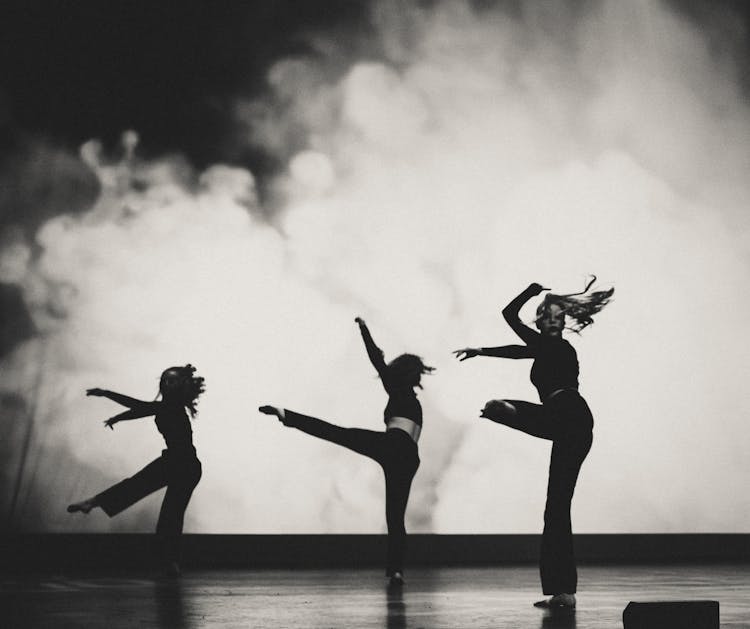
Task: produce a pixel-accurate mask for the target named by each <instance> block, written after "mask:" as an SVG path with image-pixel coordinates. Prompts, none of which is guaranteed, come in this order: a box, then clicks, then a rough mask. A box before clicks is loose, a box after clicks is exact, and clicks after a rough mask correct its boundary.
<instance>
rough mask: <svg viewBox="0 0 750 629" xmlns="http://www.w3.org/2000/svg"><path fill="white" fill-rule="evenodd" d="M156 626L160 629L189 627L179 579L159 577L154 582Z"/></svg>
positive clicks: (187, 628) (186, 628)
mask: <svg viewBox="0 0 750 629" xmlns="http://www.w3.org/2000/svg"><path fill="white" fill-rule="evenodd" d="M154 603H155V605H156V626H157V627H159V628H160V629H190V627H191V625H190V624H189V623H188V619H187V613H186V612H185V601H184V596H183V591H182V583H181V581H180V579H168V578H165V579H159V580H158V581H156V582H155V583H154Z"/></svg>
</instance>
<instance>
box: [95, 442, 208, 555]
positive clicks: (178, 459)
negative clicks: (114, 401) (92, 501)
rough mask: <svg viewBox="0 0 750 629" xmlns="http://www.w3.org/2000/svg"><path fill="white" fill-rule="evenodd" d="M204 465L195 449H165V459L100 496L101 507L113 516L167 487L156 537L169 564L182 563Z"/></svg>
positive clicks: (98, 501) (156, 461)
mask: <svg viewBox="0 0 750 629" xmlns="http://www.w3.org/2000/svg"><path fill="white" fill-rule="evenodd" d="M201 474H202V468H201V462H200V461H199V460H198V458H197V457H196V456H195V450H194V449H192V448H190V449H186V450H184V451H170V450H162V453H161V456H160V457H159V458H158V459H156V460H155V461H152V462H151V463H149V464H148V465H147V466H146V467H144V468H143V469H142V470H141V471H140V472H137V473H136V474H134V475H133V476H131V477H130V478H126V479H125V480H123V481H121V482H119V483H117V484H116V485H113V486H112V487H110V488H109V489H106V490H105V491H103V492H102V493H100V494H99V495H97V496H96V502H97V504H98V505H99V506H100V507H101V508H102V510H103V511H104V512H105V513H106V514H107V515H108V516H110V517H112V516H114V515H117V514H118V513H120V512H121V511H123V510H124V509H127V508H128V507H129V506H131V505H133V504H135V503H136V502H138V501H139V500H140V499H141V498H145V497H146V496H148V495H149V494H152V493H153V492H155V491H156V490H157V489H161V488H162V487H164V486H166V488H167V492H166V493H165V494H164V500H163V502H162V503H161V511H160V512H159V520H158V522H157V524H156V536H157V539H158V540H159V544H160V546H161V548H160V553H161V554H162V556H163V558H164V559H165V560H167V561H178V560H179V555H180V536H181V535H182V525H183V521H184V518H185V509H187V506H188V502H190V497H191V496H192V494H193V490H194V489H195V487H196V485H197V484H198V481H199V480H200V478H201Z"/></svg>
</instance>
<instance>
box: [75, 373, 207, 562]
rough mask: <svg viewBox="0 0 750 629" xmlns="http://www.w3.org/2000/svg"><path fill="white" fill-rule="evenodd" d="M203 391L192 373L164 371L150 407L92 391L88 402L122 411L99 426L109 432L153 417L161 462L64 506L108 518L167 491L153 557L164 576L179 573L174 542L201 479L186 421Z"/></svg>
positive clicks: (177, 544) (103, 391) (200, 380)
mask: <svg viewBox="0 0 750 629" xmlns="http://www.w3.org/2000/svg"><path fill="white" fill-rule="evenodd" d="M204 391H205V387H204V380H203V378H201V377H199V376H196V375H195V367H193V366H192V365H190V364H188V365H185V366H184V367H170V368H169V369H166V370H165V371H164V372H163V373H162V374H161V378H160V380H159V393H160V394H161V399H160V400H159V399H157V400H154V401H151V402H146V401H143V400H137V399H135V398H132V397H129V396H127V395H122V394H121V393H115V392H114V391H109V390H107V389H99V388H93V389H88V390H87V391H86V395H88V396H96V397H106V398H108V399H110V400H112V401H113V402H116V403H118V404H121V405H122V406H125V407H127V408H128V410H127V411H124V412H123V413H120V414H119V415H115V416H114V417H110V418H109V419H107V420H105V421H104V425H105V427H107V428H110V429H112V430H114V426H115V424H117V423H119V422H121V421H128V420H132V419H139V418H142V417H150V416H154V419H155V422H156V427H157V429H158V430H159V432H160V433H161V434H162V436H163V437H164V441H165V442H166V446H167V447H166V449H165V450H162V453H161V456H160V457H159V458H157V459H155V460H154V461H152V462H151V463H149V464H148V465H147V466H146V467H144V468H143V469H142V470H140V471H139V472H137V473H136V474H134V475H133V476H131V477H129V478H126V479H125V480H123V481H121V482H119V483H117V484H115V485H113V486H112V487H110V488H109V489H106V490H104V491H103V492H101V493H99V494H97V495H96V496H93V497H91V498H88V499H86V500H83V501H81V502H76V503H73V504H71V505H69V506H68V512H69V513H75V512H81V513H89V512H90V511H91V510H92V509H94V508H95V507H99V508H101V509H102V510H103V511H104V512H105V513H106V514H107V515H108V516H110V517H112V516H115V515H117V514H118V513H120V512H121V511H123V510H125V509H127V508H128V507H129V506H131V505H133V504H135V503H136V502H138V501H139V500H141V499H142V498H145V497H146V496H148V495H149V494H151V493H153V492H155V491H156V490H158V489H161V488H162V487H165V486H166V488H167V491H166V493H165V494H164V500H163V502H162V505H161V510H160V512H159V519H158V521H157V524H156V535H157V539H158V541H159V546H160V549H159V552H160V554H161V557H162V559H163V561H164V563H165V568H166V571H167V573H168V574H171V575H172V576H177V575H179V573H180V567H179V556H180V538H181V535H182V527H183V521H184V517H185V510H186V509H187V505H188V503H189V502H190V497H191V496H192V494H193V490H194V489H195V487H196V485H197V484H198V481H200V478H201V475H202V466H201V462H200V461H199V460H198V457H197V456H196V452H195V448H194V447H193V431H192V428H191V426H190V420H189V419H188V413H190V416H191V417H194V416H195V413H196V408H195V404H196V401H197V399H198V397H199V396H200V395H201V394H202V393H203V392H204Z"/></svg>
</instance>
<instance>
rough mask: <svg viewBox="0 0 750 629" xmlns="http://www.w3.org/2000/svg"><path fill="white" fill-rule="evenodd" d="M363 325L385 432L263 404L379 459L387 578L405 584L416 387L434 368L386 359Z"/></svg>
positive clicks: (418, 418) (415, 459)
mask: <svg viewBox="0 0 750 629" xmlns="http://www.w3.org/2000/svg"><path fill="white" fill-rule="evenodd" d="M355 322H356V323H357V324H358V325H359V329H360V333H361V334H362V340H363V341H364V344H365V348H366V350H367V355H368V357H369V358H370V362H371V363H372V364H373V366H374V367H375V370H376V371H377V372H378V375H379V376H380V379H381V381H382V383H383V387H384V388H385V390H386V393H388V404H387V405H386V407H385V411H384V413H383V415H384V420H385V423H386V430H385V432H379V431H374V430H365V429H362V428H343V427H341V426H336V425H334V424H330V423H328V422H326V421H323V420H321V419H317V418H315V417H310V416H308V415H302V414H300V413H297V412H295V411H292V410H289V409H285V408H281V407H276V406H269V405H266V406H261V407H260V408H259V409H258V410H259V411H260V412H261V413H265V414H266V415H276V416H277V417H278V418H279V421H281V422H282V423H283V424H284V425H285V426H290V427H293V428H297V429H298V430H301V431H302V432H305V433H307V434H309V435H312V436H314V437H318V438H320V439H324V440H326V441H330V442H331V443H335V444H338V445H341V446H344V447H345V448H348V449H349V450H353V451H354V452H357V453H359V454H362V455H364V456H366V457H369V458H371V459H373V460H374V461H377V462H378V463H379V464H380V466H381V467H382V468H383V472H384V474H385V497H386V507H385V517H386V524H387V527H388V550H387V559H386V576H387V577H389V579H390V583H391V584H392V585H400V584H402V583H403V572H404V554H405V551H406V527H405V525H404V515H405V513H406V505H407V502H408V500H409V492H410V490H411V483H412V480H413V478H414V475H415V474H416V473H417V468H418V467H419V462H420V461H419V450H418V447H417V441H418V440H419V436H420V433H421V430H422V406H421V405H420V403H419V400H418V399H417V394H416V392H415V391H414V389H415V388H416V387H419V388H422V385H421V377H422V375H423V374H429V373H431V372H432V371H434V368H433V367H428V366H427V365H425V364H424V362H422V359H421V358H420V357H419V356H416V355H414V354H401V355H400V356H397V357H396V358H394V359H393V360H392V361H391V362H390V363H386V362H385V359H384V357H383V352H382V351H381V349H380V348H379V347H378V346H377V345H376V344H375V341H374V340H373V339H372V335H371V334H370V330H369V329H368V327H367V325H366V323H365V322H364V320H363V319H361V318H360V317H357V318H356V319H355Z"/></svg>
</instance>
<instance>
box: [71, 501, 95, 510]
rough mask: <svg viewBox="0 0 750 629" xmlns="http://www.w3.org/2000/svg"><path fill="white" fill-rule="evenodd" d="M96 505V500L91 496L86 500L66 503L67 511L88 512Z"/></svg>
mask: <svg viewBox="0 0 750 629" xmlns="http://www.w3.org/2000/svg"><path fill="white" fill-rule="evenodd" d="M95 506H96V502H95V501H94V499H93V498H89V499H88V500H82V501H81V502H74V503H73V504H72V505H68V513H76V512H79V511H80V512H81V513H88V512H89V511H91V510H92V509H93V508H94V507H95Z"/></svg>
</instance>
